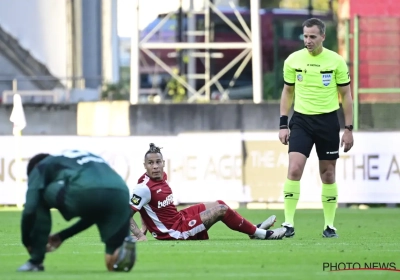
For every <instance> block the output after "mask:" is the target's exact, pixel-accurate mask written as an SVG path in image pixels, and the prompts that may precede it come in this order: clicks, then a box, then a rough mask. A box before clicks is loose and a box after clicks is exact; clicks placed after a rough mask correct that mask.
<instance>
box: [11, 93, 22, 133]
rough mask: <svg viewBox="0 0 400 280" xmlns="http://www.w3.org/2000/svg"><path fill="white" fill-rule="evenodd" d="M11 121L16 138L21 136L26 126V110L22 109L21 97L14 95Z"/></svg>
mask: <svg viewBox="0 0 400 280" xmlns="http://www.w3.org/2000/svg"><path fill="white" fill-rule="evenodd" d="M10 121H11V122H12V123H13V134H14V136H17V135H21V131H22V130H23V129H24V128H25V126H26V119H25V113H24V108H23V107H22V100H21V95H19V94H18V93H16V94H14V100H13V109H12V112H11V116H10Z"/></svg>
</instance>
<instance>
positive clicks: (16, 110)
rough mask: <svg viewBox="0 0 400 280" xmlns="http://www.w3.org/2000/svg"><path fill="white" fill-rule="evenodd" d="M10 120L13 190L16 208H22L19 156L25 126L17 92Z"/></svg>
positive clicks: (23, 192) (23, 196)
mask: <svg viewBox="0 0 400 280" xmlns="http://www.w3.org/2000/svg"><path fill="white" fill-rule="evenodd" d="M10 121H11V122H12V123H13V135H14V139H15V165H16V176H15V181H16V185H17V188H16V190H15V195H16V204H17V207H18V208H20V209H21V208H22V206H23V203H24V199H25V192H26V186H24V185H23V182H22V176H23V170H22V156H21V132H22V130H23V129H24V128H25V126H26V119H25V113H24V108H23V107H22V100H21V95H19V94H18V93H16V94H14V100H13V109H12V112H11V116H10Z"/></svg>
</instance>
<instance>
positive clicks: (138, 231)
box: [131, 218, 143, 238]
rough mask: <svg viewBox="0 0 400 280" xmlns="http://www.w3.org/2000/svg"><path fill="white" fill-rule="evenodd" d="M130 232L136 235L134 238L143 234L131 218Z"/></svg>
mask: <svg viewBox="0 0 400 280" xmlns="http://www.w3.org/2000/svg"><path fill="white" fill-rule="evenodd" d="M131 232H132V233H133V235H134V236H136V238H140V237H142V236H143V233H142V231H141V230H140V228H139V227H138V225H137V224H136V222H135V220H134V219H133V218H131Z"/></svg>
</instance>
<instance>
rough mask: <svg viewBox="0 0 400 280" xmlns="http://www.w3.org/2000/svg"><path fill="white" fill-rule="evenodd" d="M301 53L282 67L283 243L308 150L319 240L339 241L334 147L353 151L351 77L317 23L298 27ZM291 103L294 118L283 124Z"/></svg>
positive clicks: (291, 233)
mask: <svg viewBox="0 0 400 280" xmlns="http://www.w3.org/2000/svg"><path fill="white" fill-rule="evenodd" d="M303 35H304V45H305V48H304V49H302V50H299V51H296V52H294V53H292V54H291V55H290V56H289V57H288V58H287V59H286V60H285V64H284V67H283V76H284V82H285V85H284V88H283V91H282V97H281V103H280V114H281V117H280V129H279V139H280V141H281V142H282V144H284V145H288V144H289V168H288V174H287V179H286V182H285V185H284V206H285V222H284V223H283V224H282V226H284V227H286V228H287V231H286V237H292V236H294V234H295V231H294V215H295V211H296V206H297V202H298V200H299V196H300V179H301V176H302V174H303V170H304V167H305V165H306V161H307V158H308V157H309V155H310V152H311V150H312V147H313V145H314V144H315V149H316V151H317V154H318V158H319V172H320V176H321V181H322V196H321V199H322V205H323V211H324V218H325V225H324V228H323V232H322V236H323V237H338V235H337V233H336V228H335V227H334V225H333V223H334V219H335V213H336V207H337V200H338V191H337V185H336V181H335V169H336V160H337V159H338V158H339V145H341V146H344V152H348V151H349V150H350V149H351V147H352V146H353V134H352V129H353V125H352V121H353V100H352V96H351V91H350V75H349V71H348V68H347V65H346V62H345V61H344V59H343V58H342V57H341V56H340V55H338V54H337V53H335V52H333V51H331V50H328V49H326V48H324V47H323V46H322V42H323V41H324V40H325V24H324V22H323V21H321V20H320V19H317V18H311V19H308V20H306V21H305V22H304V23H303ZM338 92H339V93H340V94H341V97H342V104H343V111H344V117H345V127H344V133H343V136H342V139H341V140H340V138H339V133H340V124H339V119H338V116H337V110H338V109H339V99H338ZM293 101H294V113H293V115H292V118H291V119H290V122H289V123H288V114H289V110H290V108H291V106H292V104H293Z"/></svg>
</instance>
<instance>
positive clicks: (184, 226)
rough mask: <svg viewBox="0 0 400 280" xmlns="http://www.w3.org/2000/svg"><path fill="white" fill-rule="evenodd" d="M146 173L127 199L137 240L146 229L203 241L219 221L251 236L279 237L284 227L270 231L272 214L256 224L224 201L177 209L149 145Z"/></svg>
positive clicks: (158, 236) (155, 233) (162, 237)
mask: <svg viewBox="0 0 400 280" xmlns="http://www.w3.org/2000/svg"><path fill="white" fill-rule="evenodd" d="M144 167H145V169H146V173H145V174H144V175H143V176H141V177H140V179H139V182H138V185H137V186H136V187H135V188H134V190H133V194H132V199H131V201H130V205H131V208H132V209H133V212H134V213H136V212H140V215H141V218H142V225H143V227H142V229H139V228H138V226H137V224H136V222H135V220H134V219H133V218H131V232H132V233H133V235H134V236H135V237H136V238H137V239H138V240H139V241H145V240H147V239H146V236H145V234H146V232H147V230H148V231H150V233H151V235H152V236H153V237H154V238H156V239H159V240H188V239H190V240H204V239H208V233H207V231H208V229H210V228H211V226H212V225H214V224H215V223H216V222H218V221H221V222H223V223H224V224H226V225H227V226H228V227H229V228H230V229H232V230H235V231H239V232H242V233H244V234H247V235H249V237H250V238H252V239H282V238H283V237H284V235H285V232H286V228H278V229H274V230H270V229H269V228H270V227H271V226H273V224H274V222H275V218H276V217H275V216H271V217H269V218H268V219H267V220H265V221H264V222H263V223H261V224H259V225H257V226H255V225H253V224H252V223H250V222H249V221H247V220H246V219H244V218H243V217H242V216H240V215H239V214H238V213H237V212H236V211H234V210H232V209H231V208H230V207H229V206H228V205H226V204H225V203H224V202H223V201H221V200H218V201H216V202H211V203H201V204H196V205H193V206H190V207H188V208H186V209H183V210H181V211H178V210H177V208H176V206H175V205H174V199H173V194H172V190H171V188H170V187H169V185H168V183H167V182H166V180H167V175H166V174H165V173H164V170H163V169H164V160H163V156H162V154H161V152H160V148H158V147H156V146H155V145H154V144H150V149H149V150H148V151H147V152H146V154H145V158H144Z"/></svg>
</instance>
